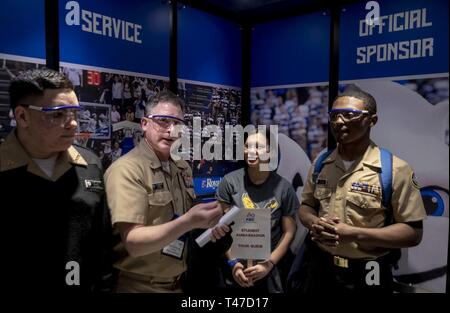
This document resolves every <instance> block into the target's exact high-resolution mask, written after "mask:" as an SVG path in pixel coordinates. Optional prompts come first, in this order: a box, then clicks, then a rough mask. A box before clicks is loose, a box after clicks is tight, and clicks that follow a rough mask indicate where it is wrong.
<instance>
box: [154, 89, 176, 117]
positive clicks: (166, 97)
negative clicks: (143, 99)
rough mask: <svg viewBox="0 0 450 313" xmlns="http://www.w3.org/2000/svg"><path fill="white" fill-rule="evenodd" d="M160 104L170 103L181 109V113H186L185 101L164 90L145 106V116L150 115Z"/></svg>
mask: <svg viewBox="0 0 450 313" xmlns="http://www.w3.org/2000/svg"><path fill="white" fill-rule="evenodd" d="M160 102H169V103H171V104H173V105H175V106H177V107H179V108H180V109H181V112H182V113H184V101H183V100H182V99H181V98H180V97H179V96H177V95H176V94H174V93H173V92H171V91H170V90H163V91H160V92H158V93H157V94H156V95H154V96H153V97H152V98H151V99H150V101H149V102H148V103H147V105H146V106H145V115H150V113H151V111H152V109H153V108H154V107H156V106H157V105H158V104H159V103H160Z"/></svg>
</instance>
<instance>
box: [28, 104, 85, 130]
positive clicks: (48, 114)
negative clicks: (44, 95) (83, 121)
mask: <svg viewBox="0 0 450 313" xmlns="http://www.w3.org/2000/svg"><path fill="white" fill-rule="evenodd" d="M24 106H25V107H27V108H28V109H31V110H34V111H39V112H41V113H43V115H42V116H43V119H44V120H45V121H46V122H48V123H50V124H52V125H65V124H66V123H67V122H69V121H72V120H75V121H77V120H78V111H79V110H81V109H82V107H81V106H79V105H57V106H52V107H38V106H35V105H24Z"/></svg>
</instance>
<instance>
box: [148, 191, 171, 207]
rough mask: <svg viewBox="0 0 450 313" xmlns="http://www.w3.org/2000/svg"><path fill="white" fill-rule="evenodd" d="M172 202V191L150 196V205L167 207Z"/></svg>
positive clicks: (156, 192) (157, 192) (158, 192)
mask: <svg viewBox="0 0 450 313" xmlns="http://www.w3.org/2000/svg"><path fill="white" fill-rule="evenodd" d="M170 201H172V194H171V193H170V191H155V192H153V193H152V194H149V195H148V203H149V204H151V205H166V204H168V203H169V202H170Z"/></svg>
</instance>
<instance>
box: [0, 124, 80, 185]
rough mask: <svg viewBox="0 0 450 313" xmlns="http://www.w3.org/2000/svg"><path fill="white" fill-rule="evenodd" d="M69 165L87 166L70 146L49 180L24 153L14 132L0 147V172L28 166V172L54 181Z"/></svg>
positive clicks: (57, 162) (60, 157)
mask: <svg viewBox="0 0 450 313" xmlns="http://www.w3.org/2000/svg"><path fill="white" fill-rule="evenodd" d="M71 164H75V165H82V166H87V162H86V160H85V159H84V158H83V157H82V156H81V154H80V153H79V152H78V151H77V150H76V149H75V148H74V147H73V146H70V147H69V149H67V151H64V152H63V153H61V154H60V155H59V156H58V158H57V159H56V164H55V169H54V172H53V176H52V177H51V178H49V177H48V176H47V175H46V174H45V173H44V171H43V170H42V169H41V168H40V167H39V166H38V165H37V164H36V162H34V161H33V160H32V158H31V157H30V156H29V155H28V153H27V152H26V151H25V149H24V147H23V146H22V144H21V143H20V142H19V140H18V139H17V136H16V133H15V131H13V132H11V133H10V134H9V135H8V136H7V137H6V140H5V142H4V143H3V144H2V145H1V146H0V172H4V171H8V170H13V169H16V168H19V167H22V166H26V165H28V167H27V170H28V172H30V173H33V174H35V175H37V176H41V177H43V178H45V179H50V180H52V181H56V180H58V178H60V177H61V176H62V175H63V174H64V173H65V172H67V171H68V170H69V169H70V168H71Z"/></svg>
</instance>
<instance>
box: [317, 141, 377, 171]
mask: <svg viewBox="0 0 450 313" xmlns="http://www.w3.org/2000/svg"><path fill="white" fill-rule="evenodd" d="M333 162H334V163H335V164H336V166H337V167H339V168H340V169H342V170H343V171H344V172H346V170H345V167H344V163H343V161H342V158H341V156H340V155H339V153H338V149H337V148H336V149H334V151H333V152H332V153H331V154H330V155H329V156H328V157H327V158H326V159H325V160H324V161H323V164H327V163H333ZM363 165H366V166H369V167H372V168H377V169H381V160H380V149H379V148H378V146H377V145H376V144H375V143H374V142H373V141H370V144H369V146H368V147H367V149H366V151H365V152H364V155H363V156H362V157H359V158H357V159H356V160H355V161H354V163H353V165H352V166H351V167H353V169H354V170H357V169H359V168H361V167H362V166H363Z"/></svg>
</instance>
